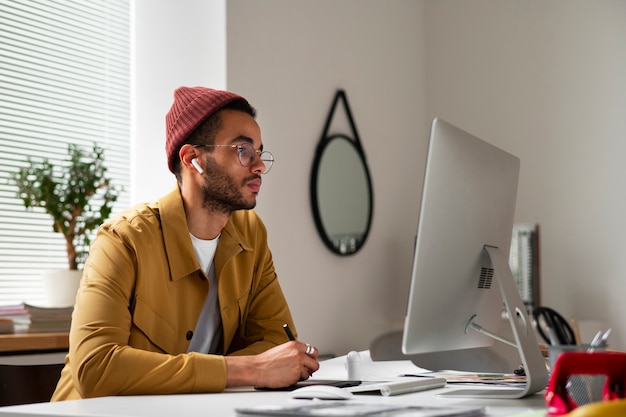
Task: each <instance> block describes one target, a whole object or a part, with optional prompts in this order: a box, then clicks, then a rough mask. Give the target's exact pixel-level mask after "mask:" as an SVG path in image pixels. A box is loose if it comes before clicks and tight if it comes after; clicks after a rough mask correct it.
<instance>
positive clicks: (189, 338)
mask: <svg viewBox="0 0 626 417" xmlns="http://www.w3.org/2000/svg"><path fill="white" fill-rule="evenodd" d="M185 337H186V338H187V340H191V338H192V337H193V332H192V331H191V330H189V331H188V332H187V335H186V336H185Z"/></svg>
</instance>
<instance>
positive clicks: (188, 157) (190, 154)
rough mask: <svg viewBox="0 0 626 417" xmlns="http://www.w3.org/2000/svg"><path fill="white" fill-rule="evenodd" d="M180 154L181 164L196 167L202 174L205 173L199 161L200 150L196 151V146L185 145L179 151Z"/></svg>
mask: <svg viewBox="0 0 626 417" xmlns="http://www.w3.org/2000/svg"><path fill="white" fill-rule="evenodd" d="M178 156H179V157H180V161H181V164H182V165H183V166H184V167H187V168H190V167H191V166H193V167H194V169H195V170H196V171H198V172H199V173H200V174H203V173H204V170H203V169H202V167H201V166H200V164H199V163H198V156H199V155H198V152H197V151H196V148H194V147H193V146H192V145H189V144H185V145H183V146H182V147H181V148H180V151H179V152H178Z"/></svg>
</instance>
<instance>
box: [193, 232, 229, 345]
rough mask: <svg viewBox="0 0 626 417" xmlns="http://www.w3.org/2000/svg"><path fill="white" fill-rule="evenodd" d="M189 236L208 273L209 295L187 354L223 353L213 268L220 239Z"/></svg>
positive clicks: (220, 318) (220, 320) (202, 266)
mask: <svg viewBox="0 0 626 417" xmlns="http://www.w3.org/2000/svg"><path fill="white" fill-rule="evenodd" d="M189 236H191V242H192V243H193V249H194V251H195V253H196V257H197V258H198V261H199V262H200V267H201V268H202V269H203V270H204V271H205V272H206V275H207V277H208V279H209V294H208V296H207V298H206V301H205V303H204V307H202V312H201V313H200V317H199V318H198V324H197V325H196V329H195V330H194V332H193V337H192V338H191V343H190V344H189V348H188V349H187V352H201V353H222V352H221V348H222V316H221V315H220V306H219V301H218V299H217V280H216V278H215V268H214V267H213V257H214V256H215V250H216V249H217V243H218V242H219V240H220V237H219V236H218V237H216V238H215V239H213V240H202V239H198V238H197V237H195V236H194V235H192V234H191V233H190V234H189Z"/></svg>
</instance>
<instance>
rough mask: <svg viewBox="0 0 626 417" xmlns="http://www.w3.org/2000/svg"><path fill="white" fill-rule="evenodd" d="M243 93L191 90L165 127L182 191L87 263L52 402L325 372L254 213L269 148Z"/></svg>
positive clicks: (116, 226)
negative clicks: (295, 334)
mask: <svg viewBox="0 0 626 417" xmlns="http://www.w3.org/2000/svg"><path fill="white" fill-rule="evenodd" d="M254 118H255V110H254V109H253V108H252V107H251V106H250V105H249V103H248V102H247V101H246V100H245V99H244V98H243V97H241V96H239V95H237V94H234V93H231V92H228V91H219V90H212V89H208V88H204V87H194V88H187V87H181V88H179V89H177V90H176V91H175V93H174V103H173V105H172V107H171V109H170V111H169V113H168V114H167V116H166V127H167V133H166V136H167V138H166V153H167V160H168V166H169V169H170V171H172V173H174V174H175V176H176V179H177V187H176V188H175V189H174V190H173V191H171V192H170V193H169V194H167V195H165V196H164V197H162V198H161V199H160V200H159V201H158V202H157V203H153V204H142V205H139V206H137V207H134V208H133V209H131V210H128V211H126V212H124V213H122V214H121V215H120V216H118V217H117V218H116V219H113V220H111V221H109V222H107V223H105V224H104V225H103V226H102V227H101V228H100V230H99V231H98V234H97V237H96V238H95V239H94V241H93V244H92V245H91V248H90V253H89V257H88V259H87V261H86V263H85V268H84V272H83V278H82V283H81V288H80V290H79V292H78V295H77V298H76V305H75V307H74V314H73V317H72V328H71V331H70V350H69V354H68V355H67V357H66V361H65V368H64V369H63V371H62V373H61V378H60V380H59V383H58V385H57V389H56V391H55V393H54V394H53V397H52V400H53V401H56V400H68V399H78V398H87V397H98V396H108V395H141V394H170V393H191V392H219V391H222V390H223V389H224V388H226V387H235V386H246V385H252V386H261V387H270V388H272V387H283V386H288V385H291V384H294V383H295V382H297V381H299V380H304V379H307V378H308V377H309V376H310V375H311V374H312V373H313V372H315V371H316V370H317V369H318V368H319V364H318V362H317V355H318V352H317V350H316V349H315V348H313V347H312V346H310V345H307V344H304V343H302V342H298V341H296V340H291V341H290V340H289V339H290V338H288V335H287V334H286V332H285V329H284V328H283V324H287V325H289V326H291V328H292V329H293V320H292V317H291V313H290V311H289V308H288V306H287V302H286V300H285V298H284V295H283V293H282V290H281V288H280V285H279V283H278V279H277V276H276V273H275V271H274V264H273V261H272V256H271V252H270V250H269V249H268V246H267V233H266V230H265V227H264V225H263V223H262V222H261V220H260V219H259V217H258V216H257V215H256V214H255V212H253V211H251V210H250V209H252V208H254V207H255V205H256V198H257V195H258V193H259V189H260V187H261V182H262V177H261V174H263V173H266V172H267V171H268V170H269V168H270V167H271V164H272V163H273V156H272V155H271V154H270V153H269V152H264V151H263V143H262V140H261V131H260V128H259V126H258V124H257V123H256V121H255V119H254Z"/></svg>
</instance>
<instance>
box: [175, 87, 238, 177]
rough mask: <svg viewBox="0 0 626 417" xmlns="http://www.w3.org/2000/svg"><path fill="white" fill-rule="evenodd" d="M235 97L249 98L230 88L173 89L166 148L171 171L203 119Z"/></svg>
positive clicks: (235, 98) (236, 98)
mask: <svg viewBox="0 0 626 417" xmlns="http://www.w3.org/2000/svg"><path fill="white" fill-rule="evenodd" d="M236 100H242V101H246V99H245V98H243V97H241V96H239V95H237V94H235V93H231V92H230V91H223V90H213V89H211V88H206V87H180V88H177V89H176V91H174V103H173V104H172V107H171V108H170V111H169V112H168V113H167V114H166V115H165V127H166V137H165V152H166V154H167V166H168V167H169V169H170V171H172V172H174V161H175V160H176V158H178V156H177V154H178V151H179V150H180V148H181V146H182V145H183V143H185V140H187V138H188V137H189V135H190V134H191V133H192V132H193V131H194V130H195V129H196V128H197V127H198V126H199V125H200V123H202V122H203V121H204V120H205V119H206V118H207V117H209V116H210V115H212V114H213V113H215V112H216V111H218V110H220V109H222V108H223V107H224V106H225V105H227V104H228V103H231V102H233V101H236ZM246 102H247V101H246Z"/></svg>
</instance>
